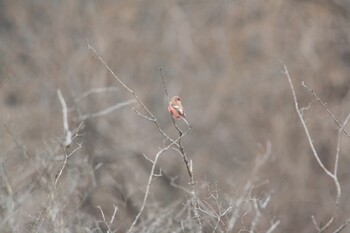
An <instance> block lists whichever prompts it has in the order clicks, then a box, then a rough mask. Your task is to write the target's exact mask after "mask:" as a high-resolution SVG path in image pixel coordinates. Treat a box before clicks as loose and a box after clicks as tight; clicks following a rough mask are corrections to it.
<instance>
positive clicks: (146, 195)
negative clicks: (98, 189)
mask: <svg viewBox="0 0 350 233" xmlns="http://www.w3.org/2000/svg"><path fill="white" fill-rule="evenodd" d="M186 134H187V132H185V133H184V134H183V135H181V136H180V137H178V138H177V139H176V140H175V141H173V142H172V143H170V144H169V145H168V146H166V147H164V148H163V149H161V150H160V151H158V153H157V154H156V156H155V159H154V161H153V165H152V168H151V173H150V175H149V177H148V182H147V186H146V191H145V195H144V197H143V201H142V205H141V208H140V211H139V212H138V214H137V215H136V217H135V219H134V221H133V223H132V224H131V226H130V228H129V230H128V232H132V230H133V228H134V227H135V225H136V223H137V221H138V220H139V219H140V216H141V214H142V212H143V210H144V208H145V206H146V203H147V199H148V195H149V190H150V187H151V184H152V179H153V176H154V174H155V173H154V171H155V168H156V164H157V161H158V159H159V157H160V155H161V154H163V153H164V152H165V151H167V150H169V149H170V148H171V147H172V146H173V145H174V144H176V143H177V142H178V141H179V140H181V138H182V137H184V136H185V135H186Z"/></svg>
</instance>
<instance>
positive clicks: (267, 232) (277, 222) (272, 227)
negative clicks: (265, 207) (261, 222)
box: [266, 220, 281, 233]
mask: <svg viewBox="0 0 350 233" xmlns="http://www.w3.org/2000/svg"><path fill="white" fill-rule="evenodd" d="M280 223H281V221H280V220H278V221H276V222H274V224H272V225H271V227H270V229H268V230H267V231H266V233H272V232H273V231H274V230H275V229H276V228H277V227H278V225H280Z"/></svg>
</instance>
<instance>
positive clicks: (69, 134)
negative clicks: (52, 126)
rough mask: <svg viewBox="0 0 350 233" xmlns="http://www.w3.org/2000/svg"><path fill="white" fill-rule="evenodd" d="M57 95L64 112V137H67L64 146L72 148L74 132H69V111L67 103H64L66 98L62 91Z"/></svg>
mask: <svg viewBox="0 0 350 233" xmlns="http://www.w3.org/2000/svg"><path fill="white" fill-rule="evenodd" d="M57 95H58V98H59V100H60V102H61V105H62V112H63V129H64V135H65V140H64V142H63V145H64V146H70V144H71V143H72V132H71V131H70V130H69V126H68V111H67V105H66V101H64V98H63V96H62V93H61V90H60V89H58V90H57Z"/></svg>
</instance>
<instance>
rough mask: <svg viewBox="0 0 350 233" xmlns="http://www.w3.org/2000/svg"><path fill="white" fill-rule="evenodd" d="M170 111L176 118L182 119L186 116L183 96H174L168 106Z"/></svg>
mask: <svg viewBox="0 0 350 233" xmlns="http://www.w3.org/2000/svg"><path fill="white" fill-rule="evenodd" d="M168 111H169V112H170V114H171V115H172V116H173V118H174V119H180V118H183V119H184V117H185V116H186V115H185V111H184V108H183V106H182V103H181V98H180V97H178V96H174V97H173V98H171V100H170V102H169V106H168Z"/></svg>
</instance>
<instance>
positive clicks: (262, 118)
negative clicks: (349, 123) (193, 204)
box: [0, 0, 350, 232]
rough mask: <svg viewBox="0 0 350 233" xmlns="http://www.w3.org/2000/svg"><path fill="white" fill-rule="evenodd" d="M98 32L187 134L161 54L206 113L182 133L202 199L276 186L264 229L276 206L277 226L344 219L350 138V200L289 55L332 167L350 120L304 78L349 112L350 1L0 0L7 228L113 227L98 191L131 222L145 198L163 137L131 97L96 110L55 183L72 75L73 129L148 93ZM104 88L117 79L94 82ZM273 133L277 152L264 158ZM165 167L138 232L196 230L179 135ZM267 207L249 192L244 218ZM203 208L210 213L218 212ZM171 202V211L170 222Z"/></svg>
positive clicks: (191, 111) (193, 113)
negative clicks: (175, 111) (341, 126)
mask: <svg viewBox="0 0 350 233" xmlns="http://www.w3.org/2000/svg"><path fill="white" fill-rule="evenodd" d="M87 41H89V42H90V44H91V45H92V46H93V47H94V48H95V49H96V50H97V52H98V54H99V55H100V56H101V57H102V58H103V59H104V60H105V61H106V63H107V64H108V65H109V66H110V67H111V69H112V70H113V71H115V72H116V74H117V75H118V77H119V78H120V79H121V80H123V81H124V82H125V83H126V84H127V85H128V86H129V87H130V88H131V89H133V90H134V91H135V93H136V94H137V95H138V96H139V97H140V99H142V101H144V103H145V104H146V105H147V107H148V108H149V109H150V111H151V112H152V113H153V114H154V115H155V116H156V118H157V120H158V122H159V124H160V126H161V127H162V129H163V130H164V131H165V132H166V133H167V134H168V135H170V136H172V137H176V136H177V131H176V130H175V129H174V126H173V124H172V120H171V118H170V116H169V113H168V112H167V98H166V96H165V94H164V89H163V85H162V80H161V76H160V72H159V68H160V67H161V68H162V70H163V74H164V77H165V79H166V84H167V87H168V92H169V95H170V96H173V95H179V96H181V97H182V99H183V104H184V106H185V109H186V114H187V119H188V121H189V122H190V123H191V125H192V127H193V129H192V131H191V133H190V134H189V135H187V136H186V137H185V138H184V139H183V140H182V142H183V145H184V147H185V150H186V152H187V156H188V157H189V158H190V159H191V160H192V161H193V166H194V174H195V179H196V181H197V190H198V196H199V198H200V199H201V200H207V202H208V203H210V202H211V201H213V195H212V194H213V193H214V194H217V196H215V197H216V198H214V199H215V200H214V203H216V204H217V205H216V207H217V209H218V210H220V209H221V210H224V209H225V208H227V206H230V205H231V204H232V203H233V204H235V203H236V201H237V200H238V198H239V197H241V196H242V195H243V194H244V190H245V187H246V184H247V183H251V184H252V185H251V187H252V188H251V192H250V193H249V195H248V196H247V199H246V203H249V202H250V201H251V200H252V199H254V198H255V199H259V200H264V199H266V197H269V198H270V199H269V202H268V205H267V206H266V207H265V208H260V210H261V216H260V219H259V221H258V222H257V226H256V230H255V231H254V232H266V231H267V230H268V229H269V227H270V225H271V222H274V221H277V220H278V221H280V223H279V225H278V227H277V228H276V229H275V231H274V232H316V230H315V229H316V228H315V226H314V224H313V222H312V219H311V216H312V215H314V216H315V218H316V220H317V221H318V222H319V223H322V224H325V223H326V222H327V221H328V220H329V219H330V218H331V217H332V216H335V220H334V222H333V224H332V225H331V226H330V228H329V229H328V230H329V232H333V231H334V230H335V229H337V228H338V227H339V226H340V225H341V224H342V223H344V222H345V221H346V219H348V218H349V217H350V202H349V201H348V200H349V198H350V183H349V178H350V177H349V175H350V171H349V169H348V168H349V166H350V158H349V153H348V151H349V149H350V144H349V137H347V136H346V135H345V134H344V135H343V136H342V141H341V147H340V162H339V173H338V177H339V181H340V185H341V187H342V196H341V200H340V203H341V204H340V206H339V207H338V208H336V206H335V204H334V202H335V197H336V189H335V185H334V183H333V181H332V180H331V179H330V177H329V176H327V175H326V174H325V173H324V171H323V170H322V169H321V168H320V167H319V165H318V164H317V162H316V160H315V158H314V157H313V155H312V152H311V150H310V146H309V144H308V141H307V138H306V136H305V132H304V131H303V128H302V127H301V123H300V120H299V118H298V116H297V113H296V111H295V107H294V102H293V98H292V95H291V91H290V86H289V83H288V80H287V78H286V75H285V74H283V71H284V68H283V64H286V65H287V67H288V69H289V72H290V75H291V77H292V80H293V82H294V84H295V88H296V93H297V96H298V98H299V103H300V107H308V109H307V110H305V111H304V119H305V121H306V123H307V125H308V127H309V129H310V132H311V136H312V139H313V142H314V145H315V147H316V150H317V151H318V153H319V156H320V159H321V160H322V161H323V162H324V164H325V166H326V167H327V168H328V169H329V170H331V171H333V167H334V161H335V160H334V159H335V154H336V146H337V138H338V126H337V125H336V124H335V123H334V121H333V120H332V119H331V118H330V116H329V115H328V113H327V112H326V111H325V110H324V109H323V108H322V106H321V105H320V104H319V103H318V102H317V101H316V99H315V97H314V96H313V95H312V94H311V93H310V92H309V91H308V90H307V89H306V88H304V87H303V86H302V85H301V82H302V81H305V83H306V84H307V85H308V86H310V87H311V88H313V89H314V90H315V91H316V93H317V94H318V95H319V96H320V98H321V99H322V100H323V101H324V102H325V103H326V104H327V105H326V106H327V108H328V109H329V110H330V111H331V112H332V113H333V114H334V116H335V117H336V118H337V119H338V120H339V121H340V122H343V121H344V119H345V118H346V116H347V114H348V113H349V112H350V94H349V87H350V77H349V71H350V2H349V1H346V0H338V1H327V0H318V1H315V0H304V1H302V0H292V1H279V0H269V1H257V0H244V1H243V0H234V1H229V0H218V1H210V0H193V1H184V0H177V1H175V0H169V1H155V0H147V1H127V0H120V1H107V0H106V1H92V0H84V1H82V0H59V1H40V0H30V1H28V0H19V1H12V0H1V1H0V109H1V111H0V112H1V114H0V117H1V118H0V119H1V122H2V124H1V125H0V148H1V150H0V152H1V157H0V159H1V161H0V162H1V166H2V167H1V169H0V171H1V174H0V177H1V178H0V188H1V192H0V229H2V231H1V232H29V231H30V230H31V229H33V227H34V226H35V227H36V231H38V232H56V231H59V232H100V231H106V225H105V224H104V223H103V222H101V220H102V215H101V212H100V210H99V209H98V208H96V206H100V207H101V209H102V210H103V212H104V214H105V215H106V216H107V217H106V218H107V219H108V221H109V219H110V216H111V215H112V213H113V210H114V208H113V205H116V206H118V211H117V213H116V218H115V221H114V223H113V224H112V226H113V229H115V230H117V232H125V231H126V230H127V229H128V228H129V226H130V225H131V222H132V221H133V219H134V217H135V215H136V214H137V213H138V211H139V208H140V206H141V203H142V199H143V196H144V191H145V188H146V184H147V179H148V176H149V174H150V169H151V165H152V164H151V163H150V162H149V161H148V160H147V159H145V157H144V156H143V154H144V155H146V156H147V157H149V158H151V159H153V158H154V156H155V154H156V153H157V151H158V150H159V148H161V147H162V146H163V145H164V142H163V140H164V138H163V137H162V136H161V135H160V134H159V132H158V131H157V128H156V127H155V125H154V124H153V123H152V122H150V121H147V120H145V119H144V118H142V117H140V116H139V115H137V114H136V113H135V112H134V111H132V110H131V109H130V108H128V107H124V108H120V109H117V110H116V111H113V112H111V113H109V114H106V115H103V116H99V117H94V118H91V119H87V120H85V121H84V125H85V127H84V129H83V130H81V134H82V135H81V136H80V137H79V138H78V139H77V142H82V148H81V149H80V150H78V151H76V152H75V153H74V154H73V155H72V156H71V157H70V158H69V160H68V162H67V166H66V167H65V169H64V171H63V174H62V177H61V178H60V184H59V188H58V189H57V190H55V191H53V189H52V181H53V180H54V179H55V176H57V171H59V169H60V166H61V165H62V161H63V147H62V146H61V144H60V141H62V139H63V138H62V137H63V133H64V132H63V123H62V108H61V104H60V102H59V99H58V97H57V93H56V91H57V89H60V90H61V91H62V95H63V97H64V99H65V101H66V103H67V105H68V109H69V113H68V114H69V115H68V119H69V126H70V128H71V129H74V128H76V127H78V126H79V124H80V122H81V116H84V115H85V114H90V113H95V112H98V111H101V110H103V109H106V108H108V107H110V106H113V105H115V104H118V103H121V102H124V101H128V100H132V99H133V96H132V95H130V93H128V92H127V91H126V90H125V89H124V88H123V87H122V86H121V85H120V84H119V83H118V82H117V80H116V79H115V78H114V77H113V76H112V75H111V74H110V73H109V72H108V71H107V69H106V67H104V66H103V64H101V62H100V61H99V60H98V59H96V56H94V54H93V53H92V51H91V50H89V49H88V46H87ZM96 88H103V89H96ZM106 88H108V89H106ZM96 90H102V91H101V92H98V93H92V94H89V93H91V92H93V91H96ZM133 106H135V107H136V108H137V109H139V110H140V111H142V109H141V108H139V107H138V106H137V104H134V105H133ZM180 126H181V127H182V128H183V129H184V128H186V125H184V124H181V123H180ZM346 129H348V130H349V131H350V127H346ZM269 145H271V153H268V155H269V157H268V159H267V160H266V162H265V163H264V164H263V165H261V166H259V169H255V168H256V164H257V162H256V161H257V160H259V158H260V157H261V156H263V155H264V153H266V152H269V151H268V149H269ZM74 148H76V145H73V146H72V148H69V149H68V150H70V151H72V150H73V149H74ZM160 169H161V171H160ZM156 170H157V173H159V172H161V173H162V174H163V175H162V176H160V177H156V178H155V180H154V182H153V184H152V187H151V192H150V197H149V200H148V202H147V203H148V204H147V205H146V209H145V212H144V213H143V214H142V216H141V220H140V222H139V223H138V224H137V227H138V228H137V231H138V232H158V231H159V232H182V231H181V224H182V223H184V222H186V219H187V220H188V218H187V217H186V214H187V212H186V211H183V208H184V206H185V204H186V202H187V201H188V200H189V196H188V195H187V194H186V193H185V192H183V191H182V190H181V189H179V188H178V187H175V185H174V184H172V183H173V182H174V181H175V182H176V183H177V184H178V185H181V186H184V187H186V188H189V186H188V175H187V171H186V167H185V165H184V163H183V161H182V159H181V157H180V156H179V154H178V153H177V152H176V151H174V150H170V151H167V152H166V153H165V154H164V155H162V157H161V158H160V160H159V163H158V166H157V168H156ZM175 178H176V180H175ZM244 195H245V194H244ZM218 203H219V204H218ZM225 203H226V207H224V206H225ZM44 207H49V208H48V209H47V212H45V213H42V211H41V210H42V209H43V208H44ZM40 213H42V215H44V216H45V217H44V218H43V220H42V222H40V221H38V219H39V216H40ZM245 213H248V215H245ZM250 213H252V214H251V216H250ZM254 213H255V212H254V208H253V207H252V206H251V205H248V204H247V205H246V206H245V207H244V208H243V209H242V211H241V212H239V214H237V216H236V218H237V223H236V225H235V226H234V228H233V230H232V232H238V231H239V230H242V229H243V230H244V229H249V226H250V223H251V220H250V219H251V218H252V219H253V217H254V216H255V214H254ZM201 215H202V216H203V221H204V223H205V222H206V220H205V219H206V218H209V217H208V216H207V214H206V213H204V212H203V213H201ZM160 216H163V217H164V216H166V218H167V219H166V221H165V220H164V221H160V220H159V221H158V222H157V219H158V218H159V217H160ZM249 216H250V217H249ZM230 219H232V218H229V217H228V216H224V217H223V219H222V222H220V224H219V227H218V228H214V227H213V226H212V227H210V224H207V226H206V227H207V228H205V232H212V231H214V232H224V231H225V230H224V229H225V225H226V226H227V222H228V221H229V220H230ZM38 222H40V223H38ZM208 222H209V220H208ZM225 222H226V223H225ZM157 224H158V225H157ZM188 229H190V228H188ZM220 229H221V230H220ZM157 230H158V231H157ZM185 232H190V231H185Z"/></svg>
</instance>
